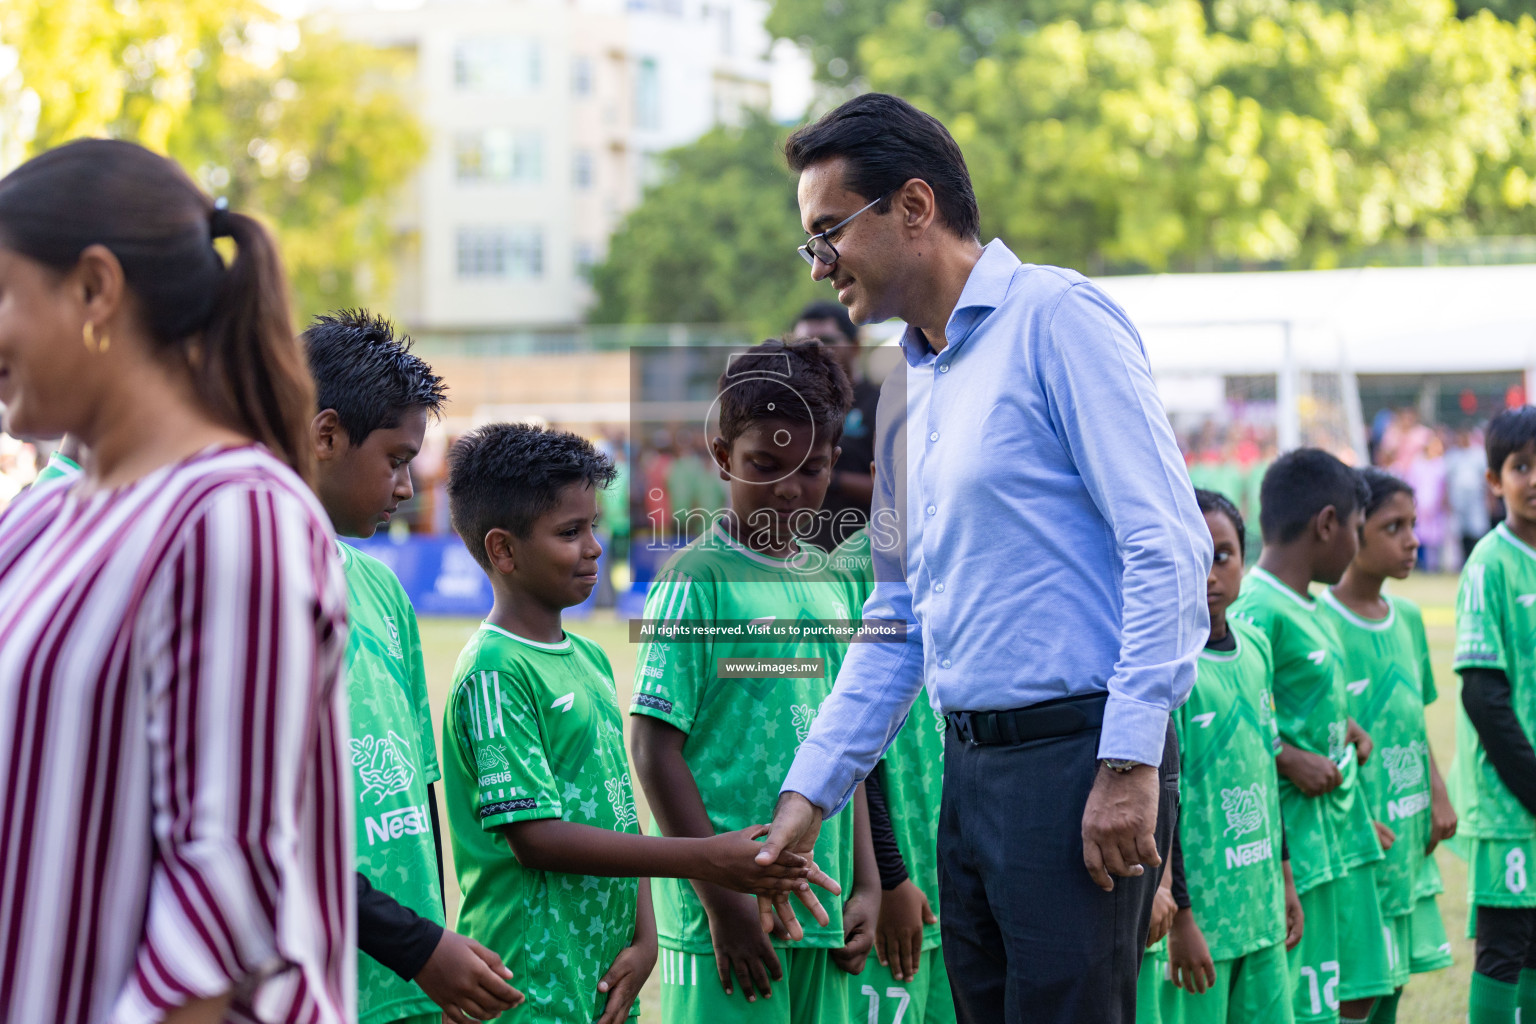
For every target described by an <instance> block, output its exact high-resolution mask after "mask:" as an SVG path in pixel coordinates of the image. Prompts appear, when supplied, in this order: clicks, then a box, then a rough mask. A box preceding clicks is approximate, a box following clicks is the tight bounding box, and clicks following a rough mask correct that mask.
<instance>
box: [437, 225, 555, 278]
mask: <svg viewBox="0 0 1536 1024" xmlns="http://www.w3.org/2000/svg"><path fill="white" fill-rule="evenodd" d="M458 270H459V276H460V277H496V278H504V279H512V280H517V279H529V278H536V277H542V276H544V232H543V231H541V230H540V229H539V228H531V227H490V228H483V227H482V228H460V229H459V252H458Z"/></svg>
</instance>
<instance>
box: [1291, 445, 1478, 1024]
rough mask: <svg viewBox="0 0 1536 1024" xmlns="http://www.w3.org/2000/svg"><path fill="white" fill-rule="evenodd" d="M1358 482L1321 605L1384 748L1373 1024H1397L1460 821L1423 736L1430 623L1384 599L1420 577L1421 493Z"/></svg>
mask: <svg viewBox="0 0 1536 1024" xmlns="http://www.w3.org/2000/svg"><path fill="white" fill-rule="evenodd" d="M1360 475H1361V478H1362V479H1363V480H1364V481H1365V485H1366V489H1367V491H1368V496H1367V498H1366V501H1365V509H1364V513H1365V520H1364V524H1363V525H1362V526H1361V528H1360V551H1359V553H1357V554H1356V555H1355V558H1354V561H1352V562H1350V563H1349V568H1348V569H1346V570H1345V572H1344V578H1343V579H1342V580H1340V581H1339V582H1338V584H1336V585H1335V586H1334V587H1332V588H1331V589H1329V590H1325V591H1324V592H1323V595H1322V601H1321V604H1322V609H1323V613H1324V614H1325V615H1327V616H1328V617H1329V618H1330V619H1331V620H1332V621H1333V625H1334V629H1335V632H1336V633H1337V634H1338V637H1339V643H1340V645H1341V647H1342V648H1343V653H1344V677H1345V679H1346V680H1348V681H1347V682H1346V683H1345V689H1346V691H1347V692H1348V701H1349V711H1350V714H1351V716H1352V717H1353V718H1354V719H1355V720H1356V721H1357V722H1359V723H1360V725H1361V727H1362V728H1364V729H1365V730H1366V731H1367V732H1369V733H1370V735H1371V739H1372V740H1373V741H1374V742H1375V748H1376V750H1375V754H1374V756H1373V757H1372V758H1371V760H1370V761H1368V762H1367V763H1366V764H1365V765H1364V766H1363V767H1362V768H1361V769H1360V779H1361V782H1362V783H1363V785H1364V789H1365V793H1366V796H1367V798H1368V802H1369V805H1370V808H1371V814H1372V817H1373V818H1374V819H1375V820H1376V821H1378V822H1381V823H1382V824H1383V826H1384V827H1385V829H1386V830H1387V832H1386V834H1384V837H1383V842H1382V846H1383V847H1384V849H1385V851H1386V856H1385V857H1384V858H1383V859H1382V860H1381V862H1380V863H1379V864H1377V865H1375V867H1374V871H1375V876H1376V889H1377V895H1378V896H1379V897H1380V902H1381V913H1382V916H1383V918H1384V919H1385V923H1386V928H1387V934H1388V935H1389V936H1390V938H1391V942H1390V943H1389V944H1388V951H1389V953H1390V957H1391V963H1390V967H1391V979H1392V983H1393V987H1394V992H1393V993H1392V994H1391V995H1388V996H1383V997H1382V998H1381V999H1379V1000H1378V1001H1377V1006H1376V1010H1375V1012H1374V1015H1373V1016H1372V1018H1371V1020H1372V1021H1373V1022H1375V1024H1390V1022H1391V1021H1394V1020H1396V1019H1397V1003H1398V999H1399V998H1400V996H1401V993H1402V986H1403V985H1404V984H1406V983H1407V981H1408V975H1409V973H1410V972H1411V970H1412V959H1411V957H1412V949H1413V921H1414V914H1415V911H1416V910H1418V912H1419V913H1420V914H1421V917H1420V923H1419V928H1420V930H1421V931H1423V930H1424V929H1425V928H1427V927H1431V926H1432V923H1431V922H1430V921H1429V920H1428V919H1427V915H1430V914H1434V915H1437V916H1438V913H1439V911H1438V908H1436V906H1435V904H1434V901H1433V899H1432V898H1431V899H1430V901H1429V902H1428V903H1427V904H1426V905H1425V907H1424V908H1423V909H1421V910H1420V909H1419V908H1418V902H1419V900H1418V895H1417V887H1418V880H1419V876H1420V875H1421V873H1422V870H1423V865H1424V862H1425V861H1426V859H1427V858H1428V856H1429V853H1430V851H1431V850H1433V849H1434V847H1435V845H1436V844H1437V843H1439V842H1440V841H1441V840H1442V839H1446V838H1448V837H1450V836H1451V835H1453V834H1454V833H1455V831H1456V812H1455V811H1454V810H1453V809H1452V808H1451V805H1450V799H1449V797H1448V796H1447V795H1446V790H1445V783H1444V782H1443V781H1442V780H1441V778H1440V771H1439V769H1438V767H1437V766H1436V764H1435V758H1434V754H1433V753H1432V752H1431V751H1430V749H1429V735H1428V733H1427V732H1426V730H1425V726H1424V706H1425V705H1426V704H1429V703H1432V702H1433V701H1434V699H1435V695H1436V693H1435V679H1434V674H1433V672H1432V671H1431V669H1430V665H1429V643H1428V641H1427V640H1426V639H1425V636H1424V621H1423V619H1422V617H1421V616H1420V615H1419V609H1418V607H1417V606H1416V605H1414V604H1413V603H1412V602H1411V601H1405V600H1403V599H1402V598H1398V597H1388V596H1385V595H1383V594H1382V592H1381V587H1382V583H1383V582H1384V581H1385V580H1386V579H1387V578H1388V577H1390V578H1392V579H1406V578H1407V577H1408V574H1409V573H1410V572H1412V571H1413V567H1414V563H1415V558H1416V556H1417V554H1418V550H1419V542H1418V538H1417V537H1416V536H1415V535H1414V524H1415V522H1416V520H1417V515H1416V512H1415V507H1414V499H1413V489H1412V488H1410V487H1409V486H1408V484H1407V483H1405V482H1404V481H1403V480H1400V479H1399V478H1397V477H1395V476H1393V475H1392V474H1390V473H1386V472H1384V471H1382V470H1379V469H1366V470H1363V471H1362V472H1361V474H1360ZM1357 870H1372V869H1357ZM1440 932H1441V934H1443V933H1444V927H1443V926H1442V927H1441V928H1440Z"/></svg>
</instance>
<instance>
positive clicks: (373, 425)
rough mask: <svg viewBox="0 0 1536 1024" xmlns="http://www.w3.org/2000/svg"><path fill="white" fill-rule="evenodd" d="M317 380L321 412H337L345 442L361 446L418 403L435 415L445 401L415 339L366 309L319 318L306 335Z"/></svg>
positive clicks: (439, 381)
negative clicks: (415, 346) (414, 345)
mask: <svg viewBox="0 0 1536 1024" xmlns="http://www.w3.org/2000/svg"><path fill="white" fill-rule="evenodd" d="M302 338H303V341H304V350H305V352H306V353H307V355H308V357H309V372H310V373H311V374H312V375H313V376H314V378H315V392H316V397H317V398H318V403H317V406H316V407H317V408H318V409H320V410H322V411H323V410H326V409H334V410H336V418H337V419H338V420H339V421H340V422H341V428H342V429H343V430H345V431H346V432H347V440H349V441H350V442H351V443H353V444H362V443H363V441H364V440H366V439H367V437H368V435H369V434H371V433H373V432H374V431H375V430H379V429H385V430H387V429H389V428H390V427H397V426H399V425H400V417H401V416H402V415H403V414H404V413H405V412H406V411H408V410H410V409H413V408H415V407H416V406H423V407H425V408H426V410H427V412H429V413H431V414H432V415H434V416H435V415H437V414H438V413H440V412H441V411H442V408H443V402H444V401H446V399H447V389H446V388H444V386H443V378H441V377H439V376H438V375H437V374H435V373H433V372H432V367H430V366H428V365H427V363H426V361H425V360H423V359H422V358H421V357H420V356H417V355H413V354H412V353H411V339H410V338H409V337H407V336H405V335H399V336H396V334H395V328H394V325H393V324H391V323H390V322H389V321H388V320H386V319H384V318H383V317H381V316H375V315H373V314H372V313H369V312H368V311H367V310H362V309H343V310H340V311H338V312H335V313H328V314H325V315H323V316H317V317H315V319H314V322H313V323H311V324H310V325H309V330H307V331H305V332H304V334H303V335H302Z"/></svg>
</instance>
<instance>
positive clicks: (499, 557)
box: [485, 526, 517, 576]
mask: <svg viewBox="0 0 1536 1024" xmlns="http://www.w3.org/2000/svg"><path fill="white" fill-rule="evenodd" d="M513 548H514V540H513V537H512V533H511V531H509V530H503V529H502V528H501V527H499V526H498V527H496V528H495V529H494V530H489V531H487V532H486V535H485V557H486V558H488V559H490V562H491V568H492V569H495V570H496V571H497V572H499V573H501V575H503V576H510V575H512V573H513V572H514V571H515V570H516V569H517V563H516V557H515V553H514V551H513Z"/></svg>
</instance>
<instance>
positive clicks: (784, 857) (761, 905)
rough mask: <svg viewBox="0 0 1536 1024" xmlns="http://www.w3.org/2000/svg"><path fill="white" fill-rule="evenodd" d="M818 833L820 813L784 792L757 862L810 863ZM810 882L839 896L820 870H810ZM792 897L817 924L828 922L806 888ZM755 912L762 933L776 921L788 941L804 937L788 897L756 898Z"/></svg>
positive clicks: (838, 888) (796, 795)
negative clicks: (784, 932) (822, 879)
mask: <svg viewBox="0 0 1536 1024" xmlns="http://www.w3.org/2000/svg"><path fill="white" fill-rule="evenodd" d="M820 832H821V811H819V810H817V809H816V805H815V804H813V803H811V802H810V801H809V800H807V799H806V798H805V797H803V796H801V795H800V794H799V793H784V794H782V795H781V796H780V797H779V805H778V807H776V808H774V811H773V823H772V824H771V825H769V826H768V837H767V838H766V839H764V840H763V844H762V845H763V848H762V849H761V850H760V851H758V854H757V862H758V863H759V864H773V863H775V862H779V861H783V862H786V863H788V864H791V865H793V864H796V863H798V862H799V860H800V859H802V858H803V859H804V860H806V861H809V860H810V857H811V851H812V850H813V849H815V847H816V837H817V835H819V834H820ZM818 876H819V878H818ZM820 878H825V879H826V882H825V883H824V882H822V881H820ZM811 880H812V881H815V882H816V884H818V885H820V886H822V888H824V889H826V890H827V891H828V892H830V893H832V894H833V895H834V896H837V895H841V894H842V891H843V890H842V887H841V886H840V885H838V883H837V882H836V881H834V880H833V879H831V878H829V877H827V876H826V875H825V874H824V873H822V872H821V871H820V870H813V872H812V877H811ZM827 883H830V884H827ZM795 896H796V898H797V899H799V900H800V902H801V903H802V904H804V905H805V909H807V910H809V911H810V912H811V916H812V917H814V918H816V922H817V923H818V924H823V925H824V924H826V923H827V922H828V921H829V920H831V918H830V917H828V915H827V911H826V909H825V908H824V907H822V905H821V901H820V900H818V899H817V898H816V895H815V893H814V892H812V891H811V890H810V889H809V888H807V889H804V890H797V891H796V892H795ZM757 912H758V916H759V917H760V918H761V919H762V925H763V931H765V932H771V931H773V928H774V922H775V920H777V921H778V922H779V924H780V925H781V926H782V927H783V928H784V930H785V931H787V932H788V933H789V937H790V939H792V940H795V941H798V940H800V939H802V938H804V937H805V930H804V929H803V928H801V927H800V922H799V921H797V920H796V919H795V911H794V908H793V907H791V906H790V902H789V894H787V893H780V894H779V895H776V896H771V897H770V896H759V897H758V898H757Z"/></svg>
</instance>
